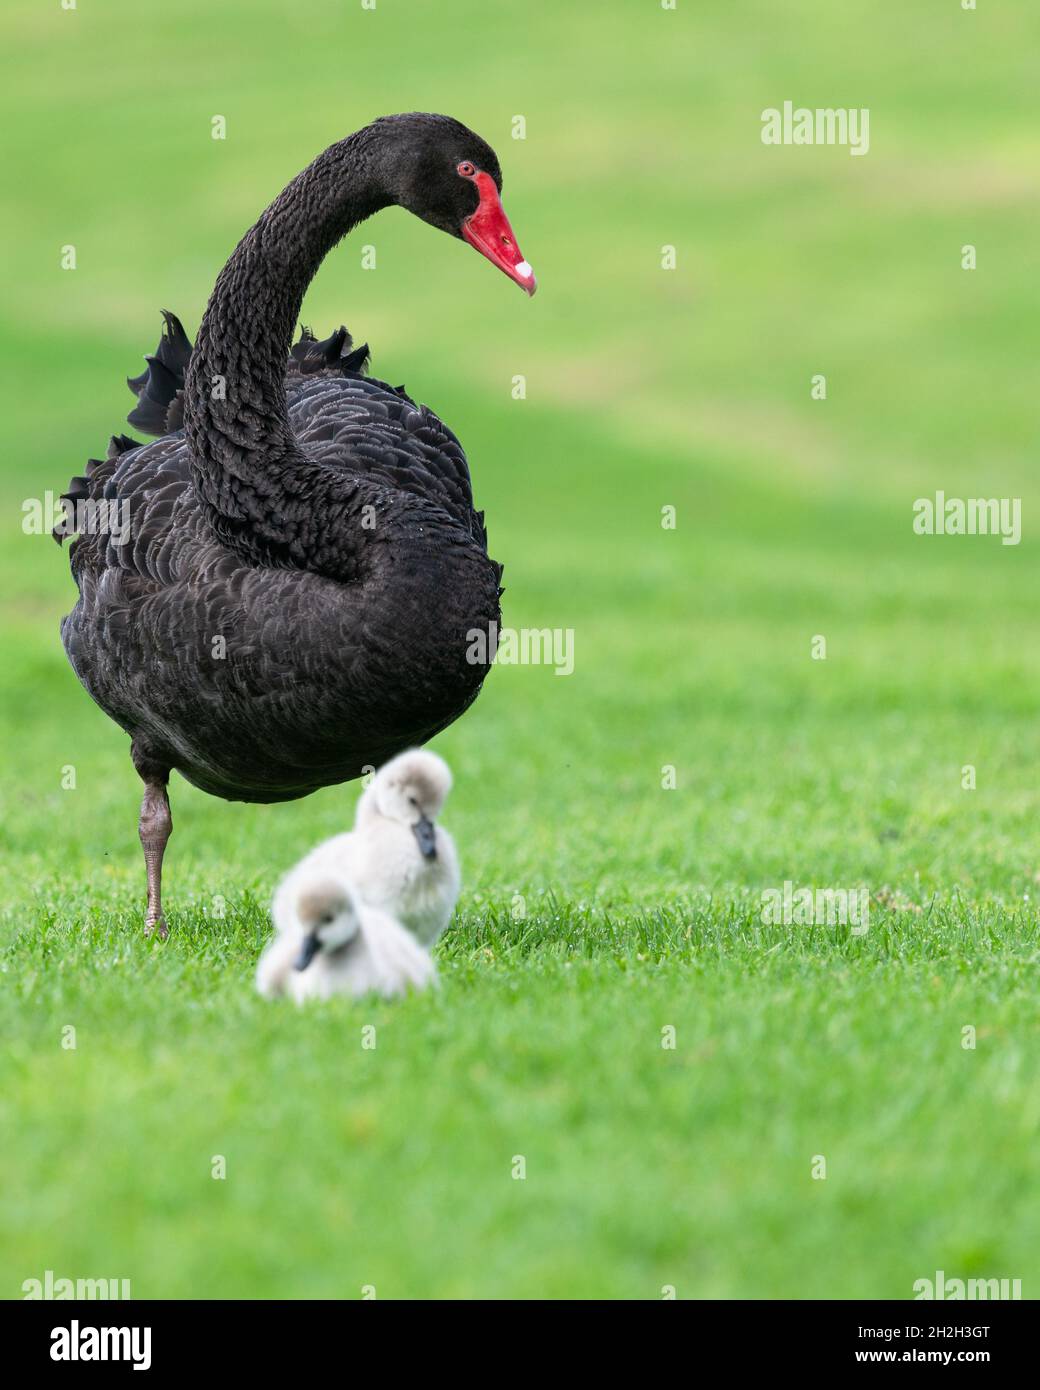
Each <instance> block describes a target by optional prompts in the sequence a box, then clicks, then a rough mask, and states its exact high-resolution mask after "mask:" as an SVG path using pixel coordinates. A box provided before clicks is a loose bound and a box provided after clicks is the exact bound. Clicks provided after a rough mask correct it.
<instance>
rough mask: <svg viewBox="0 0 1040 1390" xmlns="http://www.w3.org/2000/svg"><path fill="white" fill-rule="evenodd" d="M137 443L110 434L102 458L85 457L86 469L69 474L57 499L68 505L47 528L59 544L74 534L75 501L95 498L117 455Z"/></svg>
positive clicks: (99, 492) (125, 452)
mask: <svg viewBox="0 0 1040 1390" xmlns="http://www.w3.org/2000/svg"><path fill="white" fill-rule="evenodd" d="M140 447H141V444H140V441H139V440H136V439H131V438H130V436H129V435H128V434H114V435H113V436H112V438H111V439H110V440H109V441H108V450H107V452H106V453H105V457H104V458H103V459H87V467H86V471H85V472H84V473H83V474H82V475H81V476H79V477H76V478H73V479H72V481H71V482H70V483H69V485H68V487H67V488H66V489H65V491H64V492H63V493H62V494H61V498H60V500H61V501H62V502H68V503H69V504H70V506H68V507H66V509H65V516H64V518H63V519H62V520H61V521H59V522H58V524H57V526H55V527H54V529H53V531H51V535H52V536H53V537H54V539H55V540H56V541H57V543H58V544H59V545H61V543H62V542H63V541H64V540H65V539H66V538H67V537H69V536H74V535H75V534H76V529H77V528H76V504H77V503H78V502H85V501H87V499H88V498H92V497H93V498H95V499H96V498H97V497H99V496H100V495H101V493H102V491H103V489H104V486H105V484H106V483H107V482H108V480H109V478H110V477H111V476H112V474H113V473H114V472H115V466H116V464H117V463H118V461H119V459H120V458H122V456H123V455H124V454H127V453H129V452H130V450H131V449H139V448H140Z"/></svg>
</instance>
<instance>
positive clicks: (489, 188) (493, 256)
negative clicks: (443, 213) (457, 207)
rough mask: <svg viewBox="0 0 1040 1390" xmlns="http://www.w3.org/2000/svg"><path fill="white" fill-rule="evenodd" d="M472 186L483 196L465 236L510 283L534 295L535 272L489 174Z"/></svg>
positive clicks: (464, 227) (464, 226)
mask: <svg viewBox="0 0 1040 1390" xmlns="http://www.w3.org/2000/svg"><path fill="white" fill-rule="evenodd" d="M473 182H474V183H475V184H476V185H477V192H478V193H479V194H480V203H479V205H478V207H477V210H476V212H474V213H472V214H471V215H470V216H469V217H467V218H466V220H465V222H463V224H462V229H461V230H462V235H463V236H464V237H465V238H466V240H467V241H468V242H469V244H470V246H472V247H473V248H474V249H475V250H477V251H479V252H480V254H481V255H482V256H487V258H488V260H489V261H490V262H491V264H492V265H497V266H498V268H499V270H501V271H504V272H505V274H506V275H508V276H509V278H510V280H515V281H516V283H517V284H518V285H519V286H520V288H521V289H522V290H526V291H527V293H528V294H534V292H535V290H536V289H537V288H538V283H537V281H536V280H535V278H534V271H533V270H532V269H531V267H530V266H529V265H528V264H527V262H526V261H525V260H524V258H523V256H522V255H521V254H520V248H519V246H517V244H516V237H515V236H514V235H513V229H512V227H511V226H510V225H509V218H508V217H507V216H506V215H505V212H504V210H503V208H502V203H501V201H500V200H499V196H498V189H497V188H496V187H495V180H494V179H493V178H492V177H491V175H490V174H483V173H481V174H477V175H476V176H475V177H474V179H473Z"/></svg>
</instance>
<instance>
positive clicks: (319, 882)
mask: <svg viewBox="0 0 1040 1390" xmlns="http://www.w3.org/2000/svg"><path fill="white" fill-rule="evenodd" d="M298 868H299V866H297V869H298ZM293 873H294V874H295V873H297V870H293ZM283 887H284V884H283ZM273 915H274V921H275V928H276V935H275V936H274V938H273V939H272V941H271V942H270V943H269V945H268V946H267V949H266V950H265V951H264V953H263V955H262V956H261V957H260V963H259V965H258V966H257V972H256V987H257V989H258V990H259V991H260V993H261V994H262V995H265V996H266V997H267V998H273V997H274V996H276V995H280V994H289V995H290V996H291V997H292V998H293V999H295V1000H296V1002H297V1004H302V1003H303V1002H304V1001H305V1000H307V999H329V998H331V996H332V995H334V994H349V995H353V996H354V997H355V998H357V997H360V996H361V995H364V994H372V993H374V994H381V995H382V996H383V997H384V998H385V999H390V998H393V997H394V996H395V995H399V994H405V993H406V992H407V991H408V989H416V990H419V989H425V988H426V986H427V985H429V984H433V983H435V982H436V979H437V968H436V966H435V965H434V963H433V957H432V956H431V955H430V953H429V951H427V950H426V949H425V948H424V947H423V946H421V945H420V944H419V942H418V941H416V939H415V937H414V936H413V935H412V934H411V932H408V931H406V930H405V929H404V927H402V926H401V924H400V923H399V922H395V921H394V919H393V918H392V917H391V916H390V915H389V914H388V913H386V912H381V911H380V910H379V908H375V907H369V906H368V905H367V904H365V903H363V902H361V901H360V899H359V898H358V896H357V894H356V893H355V892H354V890H353V889H352V888H351V886H350V884H349V883H347V882H346V880H345V879H343V878H342V877H338V876H332V875H329V874H323V875H319V876H317V877H314V878H312V879H310V880H309V881H308V882H307V883H302V882H301V883H300V885H299V888H298V890H297V891H296V893H295V894H294V896H292V897H291V898H286V897H285V896H284V895H283V896H282V900H281V904H280V905H279V903H278V899H277V898H276V900H275V908H274V912H273Z"/></svg>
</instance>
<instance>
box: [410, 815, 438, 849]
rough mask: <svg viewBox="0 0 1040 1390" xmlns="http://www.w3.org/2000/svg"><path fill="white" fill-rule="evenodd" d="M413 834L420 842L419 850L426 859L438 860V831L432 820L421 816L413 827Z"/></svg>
mask: <svg viewBox="0 0 1040 1390" xmlns="http://www.w3.org/2000/svg"><path fill="white" fill-rule="evenodd" d="M412 834H413V835H414V836H415V838H416V839H417V840H418V841H419V850H420V852H421V853H422V857H423V858H424V859H436V858H437V831H436V829H435V827H434V824H433V821H432V820H427V819H426V817H425V816H420V817H419V819H418V820H417V821H416V822H415V824H414V825H413V826H412Z"/></svg>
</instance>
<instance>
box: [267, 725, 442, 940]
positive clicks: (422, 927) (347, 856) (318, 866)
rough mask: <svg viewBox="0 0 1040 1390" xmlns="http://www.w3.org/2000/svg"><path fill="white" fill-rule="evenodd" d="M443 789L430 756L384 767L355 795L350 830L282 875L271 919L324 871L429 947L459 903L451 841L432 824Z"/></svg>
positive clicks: (413, 753) (416, 751) (403, 757)
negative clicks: (340, 878) (339, 878)
mask: <svg viewBox="0 0 1040 1390" xmlns="http://www.w3.org/2000/svg"><path fill="white" fill-rule="evenodd" d="M450 790H451V772H450V770H449V768H448V764H447V763H446V762H445V761H444V759H443V758H439V757H438V756H437V754H436V753H430V752H428V751H427V750H426V749H420V748H412V749H409V750H408V752H406V753H401V754H399V755H398V756H397V757H396V758H393V759H391V761H390V762H388V763H385V764H384V765H383V767H381V768H380V769H379V771H378V772H377V773H376V775H375V777H373V779H372V781H371V783H370V784H369V786H368V787H367V788H366V789H365V791H364V792H363V793H362V796H361V799H360V801H359V802H358V806H357V815H356V817H355V820H354V829H353V830H348V831H346V832H345V833H344V834H341V835H333V836H332V838H331V839H329V840H325V841H324V842H323V843H322V844H320V845H318V846H317V847H316V848H315V849H313V850H311V852H310V854H308V855H306V856H305V857H304V858H303V859H301V860H300V863H299V864H298V865H297V866H296V868H295V869H293V870H292V871H291V872H290V873H289V874H288V876H287V877H286V879H285V880H284V882H283V883H282V885H281V886H280V887H279V889H278V891H277V893H276V894H275V900H274V912H275V916H276V918H277V917H278V915H279V912H284V911H285V903H286V900H287V899H292V898H293V897H294V896H295V895H296V894H297V893H298V892H299V888H300V885H301V884H303V883H306V882H309V881H311V880H313V879H314V878H315V877H316V876H317V875H319V874H320V873H321V872H322V871H330V872H332V873H334V874H339V875H341V876H343V877H345V878H347V879H348V880H349V881H350V883H351V885H352V886H353V888H354V889H355V891H356V892H357V894H358V895H359V897H360V898H361V900H362V901H363V902H364V903H365V904H368V905H371V906H372V907H377V908H381V909H382V910H383V911H384V912H388V913H389V914H390V916H391V917H393V918H395V919H396V920H397V921H398V922H400V923H401V925H402V926H405V927H407V928H408V930H409V931H411V932H414V933H415V935H416V936H417V937H418V938H419V940H420V941H421V942H422V943H423V944H424V945H426V946H432V945H433V943H434V942H435V941H436V939H437V937H438V936H440V934H441V932H442V931H443V930H444V928H445V927H446V926H447V925H448V922H449V921H450V920H451V914H452V913H453V912H454V910H455V903H456V901H457V900H458V896H459V886H460V877H459V861H458V856H457V854H456V853H455V842H454V841H453V840H452V838H451V836H450V835H449V834H448V832H447V831H446V830H445V829H444V827H443V826H441V825H438V824H437V823H436V821H437V816H438V815H439V814H440V811H441V808H442V807H443V805H444V801H445V798H446V797H447V795H448V792H449V791H450Z"/></svg>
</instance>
